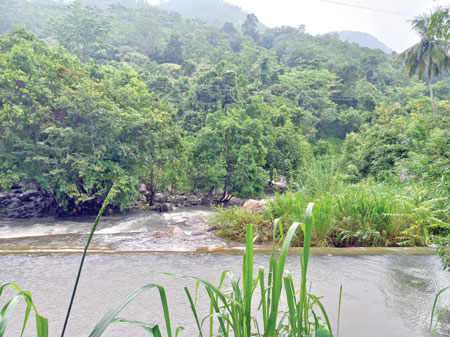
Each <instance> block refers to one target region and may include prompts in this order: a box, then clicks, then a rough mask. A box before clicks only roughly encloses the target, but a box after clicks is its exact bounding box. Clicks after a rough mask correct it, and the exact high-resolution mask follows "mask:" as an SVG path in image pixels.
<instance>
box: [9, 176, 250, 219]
mask: <svg viewBox="0 0 450 337" xmlns="http://www.w3.org/2000/svg"><path fill="white" fill-rule="evenodd" d="M144 186H145V185H144ZM144 186H142V185H141V186H140V189H139V190H140V193H141V198H140V200H138V201H137V202H136V203H135V204H134V205H133V207H132V208H134V209H149V210H153V211H157V212H170V211H173V210H175V209H177V208H182V207H191V206H198V205H218V204H220V199H221V195H209V196H208V198H207V199H205V198H204V197H203V196H202V197H200V196H197V195H194V194H189V193H179V194H174V195H170V194H169V195H168V194H164V193H161V192H157V193H155V194H154V196H153V204H152V205H149V203H148V193H149V192H148V191H147V189H146V188H145V187H144ZM245 201H246V199H244V198H239V197H232V198H231V199H230V200H228V201H227V203H226V204H227V205H242V204H244V202H245ZM102 202H103V199H102V198H94V199H92V200H89V201H87V202H85V203H83V204H82V205H79V204H77V203H75V202H69V204H68V205H67V206H66V207H62V206H60V205H59V204H58V201H57V198H56V195H55V194H54V193H52V192H49V191H46V190H44V189H42V188H40V187H39V186H37V185H35V184H17V185H14V186H13V187H12V188H11V189H10V190H8V191H7V192H0V218H2V217H3V218H18V219H25V218H34V217H49V216H59V217H67V216H86V215H96V214H97V212H98V210H99V209H100V207H101V205H102ZM120 212H121V211H120V210H119V209H118V208H115V207H112V206H109V207H108V208H107V210H106V213H107V214H109V215H112V214H114V213H120Z"/></svg>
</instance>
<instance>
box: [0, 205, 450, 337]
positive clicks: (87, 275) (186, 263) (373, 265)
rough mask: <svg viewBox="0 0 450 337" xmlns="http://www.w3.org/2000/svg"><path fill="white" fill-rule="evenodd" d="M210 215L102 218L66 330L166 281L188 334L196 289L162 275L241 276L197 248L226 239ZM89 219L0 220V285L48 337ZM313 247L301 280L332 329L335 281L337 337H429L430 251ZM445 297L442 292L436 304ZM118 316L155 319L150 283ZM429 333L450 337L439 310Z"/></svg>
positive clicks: (115, 328)
mask: <svg viewBox="0 0 450 337" xmlns="http://www.w3.org/2000/svg"><path fill="white" fill-rule="evenodd" d="M212 214H213V213H212V212H211V211H210V210H208V209H206V208H189V209H181V210H177V211H174V212H170V213H161V214H159V213H151V212H143V213H135V214H129V215H122V216H113V217H105V218H104V219H102V221H101V222H100V224H99V227H98V230H97V234H96V235H95V237H94V240H93V252H95V253H96V254H90V255H88V257H87V258H86V261H85V267H84V270H83V275H82V278H81V281H80V284H79V290H78V293H77V296H76V299H75V303H74V307H73V309H72V315H71V320H70V322H69V326H68V329H67V331H66V336H68V337H84V336H86V337H87V336H88V335H89V333H90V332H91V331H92V329H93V327H94V326H95V324H96V323H97V322H98V321H99V320H100V319H101V317H102V316H103V314H104V313H105V312H106V311H107V310H108V309H109V308H110V307H111V306H112V305H113V304H115V303H117V302H118V301H119V300H120V299H122V298H124V297H125V296H126V295H127V294H128V293H130V292H131V291H133V290H134V289H136V288H138V287H140V286H142V285H145V284H148V283H156V284H160V285H163V286H164V287H165V288H166V291H167V295H168V301H169V308H170V312H171V316H172V317H173V321H172V325H173V326H175V327H176V326H180V325H182V326H184V327H185V328H186V330H185V332H184V334H183V335H184V336H194V335H195V333H194V331H195V329H194V326H195V324H194V318H193V316H192V313H191V312H190V309H189V305H188V300H187V298H186V295H185V293H184V289H183V288H184V287H185V286H188V287H189V288H190V289H191V290H192V291H194V289H195V284H194V282H192V281H189V280H185V279H180V278H179V277H176V276H168V275H165V274H162V273H161V272H169V273H174V274H183V275H195V276H200V277H204V278H206V279H207V280H209V281H212V282H213V283H216V284H217V283H218V281H219V277H220V274H221V272H222V271H223V270H225V269H227V270H231V271H233V272H234V273H235V274H236V275H240V274H241V268H242V262H241V260H242V257H241V255H240V254H219V253H205V251H206V249H202V248H205V247H208V248H210V250H213V251H214V250H215V249H214V248H215V247H223V246H227V245H230V243H227V242H224V241H223V240H221V239H219V238H217V237H216V236H214V234H213V233H212V232H207V231H206V229H207V228H208V224H207V221H206V219H207V218H208V217H209V216H211V215H212ZM92 220H93V219H91V218H88V219H49V218H45V219H30V220H12V219H1V220H0V283H3V282H11V281H14V282H16V283H18V285H19V286H21V287H22V289H27V290H31V292H32V295H33V298H34V300H35V302H36V305H37V308H38V310H40V313H41V314H42V315H44V316H46V317H48V318H49V322H50V336H51V337H53V336H59V335H60V332H61V328H62V324H63V321H64V316H65V310H66V308H67V306H68V302H69V299H70V294H71V291H72V287H73V282H74V280H75V277H76V272H77V268H78V264H79V261H80V257H81V256H80V254H78V252H79V251H80V250H81V249H82V246H83V243H84V242H85V241H86V239H87V233H88V232H89V229H90V226H91V224H92ZM172 226H177V227H172ZM170 228H172V229H170ZM174 228H175V229H174ZM169 229H170V230H169ZM211 248H213V249H211ZM316 252H318V253H320V254H313V255H312V256H311V259H310V268H309V270H308V280H309V282H311V292H312V293H314V294H316V295H320V296H323V300H322V301H323V303H324V305H325V308H326V309H327V312H328V314H329V316H330V320H331V322H332V325H333V327H334V328H335V327H336V321H337V309H338V298H339V287H340V285H342V286H343V297H342V307H341V320H340V330H339V336H341V337H405V336H408V337H413V336H430V334H429V332H428V331H427V326H428V325H429V319H430V314H431V308H432V305H433V300H434V297H435V295H436V294H437V292H438V291H439V290H440V289H442V288H443V287H445V286H448V285H450V273H448V272H445V271H443V270H442V268H441V264H440V260H439V259H438V258H437V257H436V256H435V255H424V254H406V253H402V252H403V251H395V253H396V254H369V255H361V254H347V253H348V251H345V250H341V251H337V252H338V253H337V254H328V251H326V250H322V251H321V250H317V251H316ZM405 252H406V251H405ZM62 253H65V254H62ZM68 253H72V254H68ZM383 253H385V251H383ZM267 260H268V256H267V255H266V254H257V255H256V256H255V269H256V267H258V266H260V265H261V266H264V267H266V269H267ZM287 269H288V270H289V271H290V272H291V273H292V274H293V276H294V279H295V280H297V281H298V280H299V277H300V263H299V258H298V256H296V255H289V256H288V259H287ZM12 294H13V292H12V291H8V292H6V294H4V296H2V297H0V307H1V306H2V305H3V304H4V303H5V302H4V301H5V299H6V298H8V297H11V295H12ZM5 295H6V296H5ZM2 298H3V299H2ZM204 299H205V294H204V293H202V292H200V293H199V310H200V313H201V314H202V315H206V314H207V312H208V304H207V301H205V300H204ZM202 300H203V301H202ZM448 304H450V296H449V295H448V294H447V295H445V296H443V297H442V298H441V300H440V301H439V303H438V307H439V308H443V307H444V306H445V305H448ZM23 308H24V306H22V307H19V308H18V309H17V310H20V309H23ZM120 316H121V317H126V318H133V319H139V320H143V321H146V322H154V323H155V322H156V323H163V315H162V310H161V306H160V304H159V295H158V293H157V292H156V291H154V290H150V291H149V292H147V293H144V294H143V295H141V296H140V297H138V298H137V299H136V300H135V301H133V302H132V303H131V304H130V305H129V306H128V307H127V308H126V309H125V310H124V311H123V313H122V314H121V315H120ZM22 319H23V315H22V314H21V313H19V312H17V313H16V315H15V317H14V319H13V321H12V323H11V325H10V326H8V328H7V330H6V335H5V337H18V336H20V330H21V325H20V321H21V320H22ZM33 324H34V323H33V321H31V320H30V323H29V325H30V326H28V328H27V330H26V332H25V335H24V336H25V337H31V336H35V333H34V331H33V326H32V325H33ZM104 336H107V337H140V336H148V333H146V332H145V331H144V330H142V329H141V328H138V327H132V326H129V325H125V324H124V323H116V324H113V325H112V326H110V327H109V328H108V330H107V331H106V333H105V334H104ZM436 336H439V337H444V336H450V317H449V315H448V314H444V315H443V316H442V320H441V324H440V327H439V330H438V331H437V333H436Z"/></svg>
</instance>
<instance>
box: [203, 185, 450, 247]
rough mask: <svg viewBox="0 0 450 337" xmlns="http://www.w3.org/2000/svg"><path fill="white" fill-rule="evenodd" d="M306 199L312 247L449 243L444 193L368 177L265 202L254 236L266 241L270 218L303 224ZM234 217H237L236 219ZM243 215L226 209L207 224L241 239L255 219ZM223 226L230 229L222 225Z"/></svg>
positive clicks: (449, 207) (449, 211) (448, 205)
mask: <svg viewBox="0 0 450 337" xmlns="http://www.w3.org/2000/svg"><path fill="white" fill-rule="evenodd" d="M311 201H313V202H314V203H315V210H314V227H313V236H312V244H313V245H315V246H330V245H331V246H333V245H334V246H338V247H342V246H423V245H427V244H429V243H430V242H431V241H433V242H434V243H438V241H439V242H444V241H445V242H449V241H450V240H448V239H447V240H444V238H448V237H450V215H449V214H450V203H449V195H448V193H447V194H446V193H445V191H444V190H443V189H439V188H438V187H435V188H434V187H430V186H427V185H425V184H422V183H421V182H418V183H411V182H402V181H399V180H392V181H390V182H389V183H388V182H376V181H374V180H372V179H369V180H367V181H364V182H360V183H358V184H348V185H346V186H344V185H339V186H336V189H332V190H330V191H326V192H323V193H321V194H316V195H314V196H313V195H310V194H308V193H307V192H305V191H304V190H300V191H298V192H296V193H286V194H283V195H277V196H276V197H275V198H274V199H273V200H271V201H269V202H268V203H267V209H266V211H265V213H264V217H262V216H261V215H257V217H258V219H259V220H258V226H257V228H256V229H257V230H258V234H260V235H261V236H260V237H262V238H269V239H271V235H268V234H267V233H269V232H271V230H270V225H269V224H270V223H271V222H272V221H273V219H274V218H279V219H280V221H281V223H283V224H286V223H292V222H299V221H304V213H303V212H301V211H299V210H301V209H304V208H305V207H306V205H307V203H308V202H311ZM236 214H239V215H240V216H239V217H236V218H235V216H236ZM242 215H243V213H242V212H241V211H240V210H239V209H232V210H231V209H226V210H223V211H222V212H221V213H220V216H218V217H215V218H213V220H212V221H213V222H214V223H215V224H216V225H217V227H218V230H219V232H218V233H219V234H220V235H223V236H224V237H230V238H232V239H237V238H241V239H242V238H244V237H245V236H244V233H245V228H246V225H247V224H248V223H256V221H255V219H254V217H255V216H256V215H251V213H248V214H247V215H246V216H242ZM228 223H233V224H234V225H233V227H231V226H228V227H227V226H226V224H228ZM224 228H226V230H223V229H224ZM298 234H299V235H301V233H298Z"/></svg>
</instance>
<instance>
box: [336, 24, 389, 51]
mask: <svg viewBox="0 0 450 337" xmlns="http://www.w3.org/2000/svg"><path fill="white" fill-rule="evenodd" d="M338 34H339V37H340V38H341V40H342V41H347V42H354V43H357V44H359V45H360V46H362V47H368V48H372V49H381V50H382V51H384V52H385V53H388V54H390V53H392V50H391V49H390V48H389V47H388V46H386V45H385V44H384V43H383V42H381V41H379V40H378V39H377V38H376V37H374V36H372V35H370V34H368V33H362V32H352V31H348V30H344V31H340V32H338Z"/></svg>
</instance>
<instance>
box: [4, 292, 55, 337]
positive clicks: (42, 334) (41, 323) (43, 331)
mask: <svg viewBox="0 0 450 337" xmlns="http://www.w3.org/2000/svg"><path fill="white" fill-rule="evenodd" d="M7 286H12V287H13V288H15V289H16V290H17V294H16V295H15V296H14V297H13V298H12V299H10V300H9V301H8V302H7V303H6V304H5V306H4V307H3V308H2V310H1V311H0V337H3V336H4V334H5V331H6V327H7V325H8V322H9V319H10V317H11V316H12V314H13V313H14V310H15V308H16V305H17V304H18V303H19V301H20V299H22V298H23V299H25V301H26V302H27V308H26V311H25V318H24V322H23V327H22V333H21V335H20V336H23V333H24V332H25V327H26V325H27V322H28V318H29V316H30V311H31V308H33V310H34V312H35V313H36V334H37V337H48V320H47V319H46V318H44V317H42V316H41V315H39V314H38V312H37V309H36V306H35V305H34V303H33V299H32V297H31V293H30V292H29V291H22V290H21V289H20V288H19V287H18V286H17V284H15V283H3V284H1V285H0V296H1V295H2V293H3V290H4V289H5V288H6V287H7Z"/></svg>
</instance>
